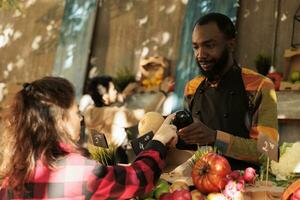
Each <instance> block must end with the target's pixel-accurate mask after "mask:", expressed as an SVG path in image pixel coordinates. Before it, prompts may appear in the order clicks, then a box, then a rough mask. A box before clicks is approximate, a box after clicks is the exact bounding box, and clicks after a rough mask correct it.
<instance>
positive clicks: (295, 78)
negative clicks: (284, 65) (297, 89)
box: [290, 71, 300, 82]
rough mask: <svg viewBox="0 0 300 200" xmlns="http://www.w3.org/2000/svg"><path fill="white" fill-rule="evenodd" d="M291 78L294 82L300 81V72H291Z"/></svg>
mask: <svg viewBox="0 0 300 200" xmlns="http://www.w3.org/2000/svg"><path fill="white" fill-rule="evenodd" d="M290 79H291V81H292V82H295V81H298V80H299V79H300V72H299V71H293V72H291V74H290Z"/></svg>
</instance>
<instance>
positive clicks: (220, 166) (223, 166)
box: [192, 153, 231, 194]
mask: <svg viewBox="0 0 300 200" xmlns="http://www.w3.org/2000/svg"><path fill="white" fill-rule="evenodd" d="M229 173H231V167H230V164H229V163H228V161H227V160H226V158H224V157H223V156H220V155H218V154H216V153H208V154H206V155H204V156H203V157H202V158H200V159H199V160H198V161H197V162H196V163H195V165H194V167H193V170H192V179H193V182H194V185H195V187H196V188H197V189H198V190H199V191H200V192H202V193H204V194H208V193H212V192H220V191H221V190H222V189H224V188H225V185H226V184H227V180H226V176H227V175H228V174H229Z"/></svg>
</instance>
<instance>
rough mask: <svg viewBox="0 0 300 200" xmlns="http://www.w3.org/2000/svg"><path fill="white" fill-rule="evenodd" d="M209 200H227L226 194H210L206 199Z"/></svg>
mask: <svg viewBox="0 0 300 200" xmlns="http://www.w3.org/2000/svg"><path fill="white" fill-rule="evenodd" d="M206 199H207V200H227V198H226V197H225V195H224V194H222V193H210V194H208V195H207V197H206Z"/></svg>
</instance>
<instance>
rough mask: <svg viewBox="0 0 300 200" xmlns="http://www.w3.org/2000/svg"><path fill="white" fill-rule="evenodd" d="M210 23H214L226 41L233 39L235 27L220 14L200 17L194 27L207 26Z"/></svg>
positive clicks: (228, 19)
mask: <svg viewBox="0 0 300 200" xmlns="http://www.w3.org/2000/svg"><path fill="white" fill-rule="evenodd" d="M210 22H215V23H216V24H217V26H218V28H219V30H220V31H221V32H222V33H223V34H224V35H225V37H226V39H233V38H235V27H234V24H233V23H232V21H231V20H230V18H229V17H227V16H226V15H223V14H221V13H209V14H206V15H204V16H202V17H200V18H199V19H198V20H197V21H196V23H195V26H194V29H195V27H196V26H201V25H205V24H208V23H210Z"/></svg>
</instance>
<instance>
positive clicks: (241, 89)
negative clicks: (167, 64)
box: [179, 13, 279, 169]
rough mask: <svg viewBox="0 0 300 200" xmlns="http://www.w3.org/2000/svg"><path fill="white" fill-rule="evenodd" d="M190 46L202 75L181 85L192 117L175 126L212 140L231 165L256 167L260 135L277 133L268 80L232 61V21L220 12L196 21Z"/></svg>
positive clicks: (196, 139)
mask: <svg viewBox="0 0 300 200" xmlns="http://www.w3.org/2000/svg"><path fill="white" fill-rule="evenodd" d="M192 46H193V49H194V56H195V59H196V62H197V64H198V66H199V69H200V71H201V74H202V75H200V76H198V77H196V78H194V79H193V80H191V81H189V82H188V83H187V84H186V87H185V99H186V102H187V106H188V109H189V110H190V111H191V113H192V116H193V119H194V122H193V123H192V124H191V125H189V126H187V127H185V128H182V129H180V130H179V136H180V138H181V140H182V141H184V143H186V144H187V145H189V146H193V145H194V146H197V145H198V146H204V145H214V146H215V147H217V149H218V150H219V151H221V152H222V154H223V155H225V156H226V157H227V159H228V160H229V162H230V164H231V166H232V168H233V169H245V168H246V167H248V166H252V165H253V167H256V168H257V166H258V159H259V156H260V153H259V152H258V151H257V146H256V145H257V138H258V137H259V135H260V134H266V135H267V136H268V137H270V138H271V139H272V140H274V141H276V142H278V139H279V134H278V124H277V123H278V122H277V99H276V93H275V90H274V85H273V83H272V81H271V80H270V79H268V78H266V77H264V76H262V75H260V74H258V73H256V72H254V71H252V70H250V69H247V68H241V67H239V66H238V64H237V63H236V62H235V59H234V56H233V53H234V49H235V27H234V25H233V23H232V21H231V20H230V19H229V18H228V17H227V16H225V15H223V14H220V13H209V14H207V15H205V16H203V17H201V18H200V19H199V20H198V21H197V22H196V24H195V26H194V29H193V33H192ZM181 148H182V146H181Z"/></svg>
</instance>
